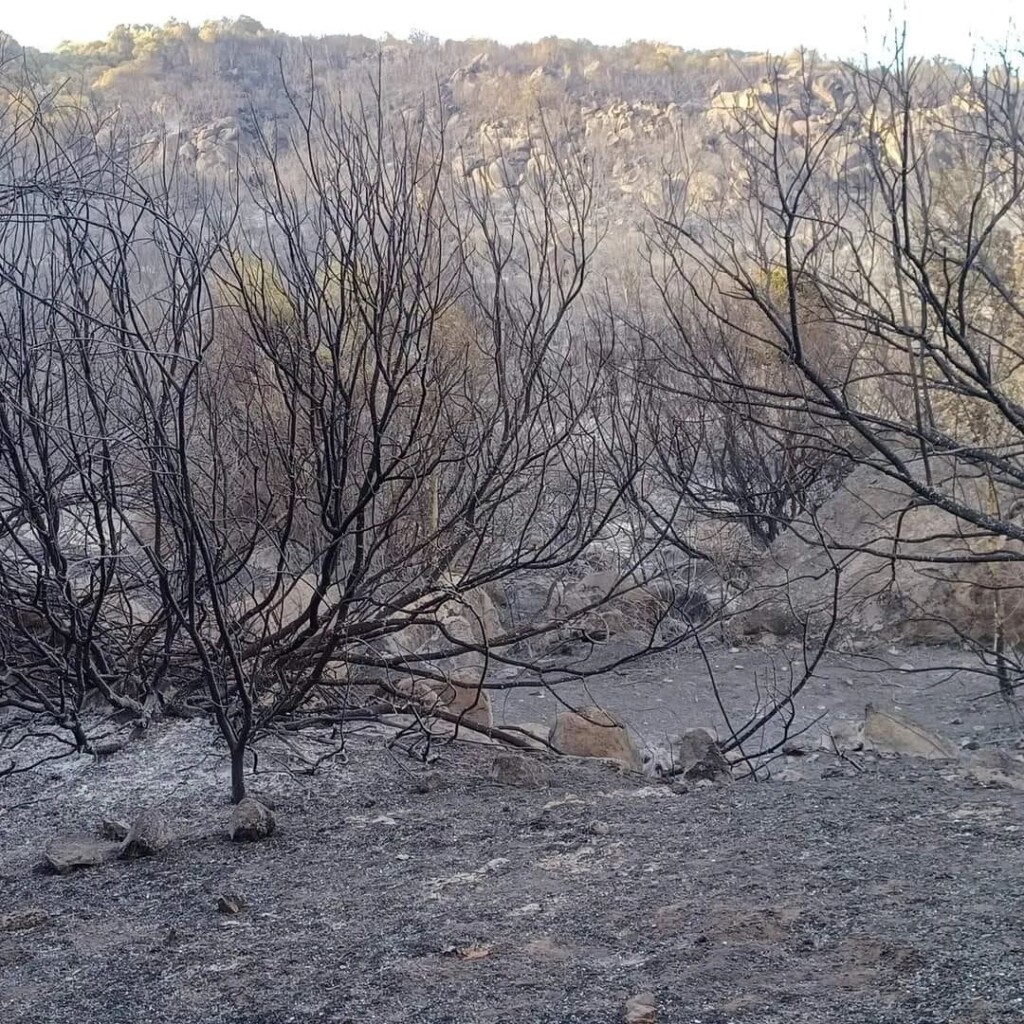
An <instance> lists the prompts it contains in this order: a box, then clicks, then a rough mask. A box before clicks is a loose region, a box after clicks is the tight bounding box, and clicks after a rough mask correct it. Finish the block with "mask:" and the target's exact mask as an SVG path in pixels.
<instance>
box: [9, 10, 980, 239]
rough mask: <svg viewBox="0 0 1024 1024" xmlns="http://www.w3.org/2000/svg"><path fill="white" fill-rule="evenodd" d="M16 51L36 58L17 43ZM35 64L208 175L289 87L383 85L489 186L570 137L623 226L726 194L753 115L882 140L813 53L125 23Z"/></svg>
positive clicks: (789, 128)
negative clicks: (736, 148) (734, 139)
mask: <svg viewBox="0 0 1024 1024" xmlns="http://www.w3.org/2000/svg"><path fill="white" fill-rule="evenodd" d="M4 53H5V55H6V56H7V57H8V58H12V57H17V56H19V55H22V54H21V51H20V49H19V48H18V46H17V44H16V43H15V42H14V41H13V40H10V39H8V40H7V42H6V46H5V48H4ZM24 56H25V57H26V66H27V67H28V69H29V74H30V76H31V77H32V78H34V79H35V80H36V81H37V83H39V84H40V85H45V86H50V87H52V86H53V85H55V84H57V83H62V82H69V83H71V84H72V85H73V87H74V88H75V89H76V90H78V91H80V93H81V95H82V97H83V99H84V100H85V101H86V102H88V103H89V104H91V105H94V106H95V107H96V109H97V110H98V111H100V112H111V111H118V112H120V113H121V114H122V115H123V116H127V117H129V118H130V119H131V121H132V122H133V123H135V124H136V125H137V126H138V129H139V131H140V133H141V135H142V138H143V140H144V141H145V142H146V143H147V144H150V145H152V144H153V143H159V144H162V145H161V146H160V149H161V152H163V153H165V154H166V153H169V154H171V155H173V156H175V157H176V158H177V159H180V160H181V161H182V162H183V163H184V164H185V165H187V166H189V167H192V168H194V169H195V170H196V171H197V172H198V173H199V174H200V175H206V174H217V173H220V172H222V171H224V170H225V169H227V168H230V167H232V166H234V165H235V162H236V158H237V156H238V153H239V151H240V149H241V150H244V149H245V147H246V145H247V143H249V142H251V140H252V138H253V136H254V134H255V133H256V130H257V127H261V128H264V129H266V127H267V126H268V125H269V126H273V128H274V130H275V131H276V133H277V134H278V135H279V136H281V137H283V136H285V135H287V133H288V131H289V129H293V128H295V127H296V123H295V122H296V112H295V110H293V108H292V103H291V102H290V99H289V95H288V91H289V90H292V91H294V92H295V93H296V94H302V92H303V89H304V87H305V86H306V85H307V84H308V83H309V81H310V76H312V79H313V80H314V81H315V82H316V84H317V86H318V87H320V89H321V90H323V92H324V94H326V95H329V96H335V97H337V98H338V102H340V103H347V102H351V101H352V100H353V99H354V97H356V96H357V95H365V94H366V93H367V92H369V91H370V90H371V89H372V88H373V87H374V86H375V83H378V82H379V84H380V88H381V92H382V93H383V97H384V103H385V104H386V105H387V106H388V107H390V108H394V109H395V110H397V111H399V112H401V113H403V114H405V115H406V116H408V117H411V118H419V117H424V116H426V117H427V118H429V119H430V120H431V121H432V122H434V121H436V122H437V123H438V124H439V125H440V124H443V126H444V130H445V135H446V145H447V149H448V151H449V152H450V153H452V154H454V155H455V157H454V161H453V163H454V165H455V166H456V168H457V169H458V170H459V171H460V172H462V173H465V174H466V175H467V176H470V177H472V178H473V180H474V184H475V185H476V186H477V187H479V188H482V189H484V190H489V191H500V190H501V189H505V188H509V187H515V186H516V185H517V184H519V183H521V182H522V181H523V180H525V178H526V176H527V175H529V174H530V173H531V163H530V161H531V156H534V157H536V156H537V150H538V148H539V147H538V146H537V145H536V140H537V136H538V134H539V133H541V132H551V133H552V134H553V135H555V136H556V137H563V136H571V137H573V139H574V140H575V141H577V142H579V143H581V144H582V145H583V146H584V147H585V150H586V152H587V154H588V157H589V158H590V159H592V160H593V162H594V166H595V171H596V177H597V179H598V181H599V183H600V184H601V185H602V186H603V189H602V194H601V196H600V198H601V199H602V201H603V203H604V204H605V205H606V206H608V207H610V210H611V212H613V213H614V214H615V215H616V219H617V220H618V222H619V223H620V224H621V223H623V222H624V220H623V219H627V220H628V219H629V218H630V216H631V215H632V214H634V213H636V214H639V212H640V210H641V208H642V207H650V206H655V207H657V206H659V205H661V204H663V203H670V202H671V203H674V202H678V201H680V200H681V199H686V200H687V201H691V200H696V201H719V200H722V199H725V198H728V196H729V193H730V191H731V189H732V186H734V185H736V184H738V183H740V182H741V181H742V172H741V166H740V161H738V160H737V159H736V155H735V154H734V153H733V152H732V151H731V147H729V146H728V144H727V140H728V138H729V136H730V135H731V134H733V133H734V132H736V131H737V130H739V129H740V128H741V126H742V124H743V122H744V120H745V119H746V118H747V117H749V116H750V115H751V112H752V111H754V110H764V111H767V112H769V113H770V115H772V116H776V115H777V117H778V126H779V128H780V134H781V136H782V137H783V138H788V139H791V140H794V141H797V142H799V140H801V139H804V140H806V139H808V138H810V137H812V136H813V135H814V134H815V133H816V132H821V131H824V130H831V129H832V128H833V127H834V126H835V125H836V123H837V121H841V122H842V123H843V132H844V133H846V134H848V135H849V136H850V137H851V138H855V137H857V136H859V135H863V134H864V133H866V132H876V133H877V132H878V130H879V125H876V124H872V125H868V124H867V120H868V118H869V116H870V115H869V114H867V113H866V112H865V111H864V110H863V109H860V108H859V109H858V110H857V111H854V110H853V109H852V108H853V106H854V104H853V99H854V96H853V87H852V85H851V80H850V76H849V74H848V71H847V69H844V68H843V67H842V66H840V65H838V64H835V63H830V62H828V61H823V60H821V59H819V58H818V57H817V56H816V55H815V54H814V53H806V52H805V53H791V54H789V55H784V56H779V57H772V58H769V57H767V56H765V55H763V54H751V53H741V52H737V51H721V50H719V51H709V52H701V51H690V50H684V49H681V48H679V47H675V46H669V45H665V44H661V43H656V42H635V43H628V44H626V45H623V46H617V47H604V46H596V45H594V44H591V43H589V42H586V41H572V40H565V39H556V38H549V39H543V40H540V41H539V42H536V43H531V44H523V45H518V46H505V45H502V44H498V43H496V42H493V41H490V40H464V41H445V42H441V41H439V40H437V39H434V38H430V37H419V38H413V39H409V40H399V39H393V38H389V39H386V40H385V41H384V42H383V43H378V42H376V41H374V40H371V39H368V38H366V37H361V36H329V37H323V38H299V37H293V36H288V35H285V34H283V33H280V32H275V31H272V30H270V29H267V28H265V27H264V26H262V25H261V24H260V23H259V22H257V21H255V20H253V19H251V18H247V17H240V18H238V19H235V20H227V19H224V20H221V21H217V22H207V23H205V24H203V25H201V26H190V25H188V24H184V23H180V22H174V21H172V22H168V23H167V24H166V25H163V26H151V25H145V26H119V27H118V28H116V29H114V31H112V32H111V33H110V34H109V36H108V37H107V38H106V39H105V40H99V41H93V42H74V43H66V44H64V45H62V46H61V47H60V48H59V49H58V50H57V51H56V52H54V53H40V52H38V51H25V53H24ZM955 70H956V69H954V68H953V67H952V66H951V65H946V64H943V63H941V62H937V63H925V64H922V65H921V66H919V67H918V68H917V70H916V72H915V75H916V93H915V95H916V96H917V97H918V103H919V104H920V105H921V128H922V130H924V131H926V132H928V133H931V134H933V135H934V134H935V133H941V132H942V131H943V130H944V127H945V126H947V125H948V124H949V122H950V121H951V120H952V119H953V118H954V116H955V114H956V112H957V111H958V110H960V111H962V110H964V109H968V108H969V107H970V105H971V102H972V100H971V97H970V96H968V95H964V94H963V93H962V91H958V88H959V87H958V84H957V83H956V82H955V81H954V77H955V76H954V74H953V73H952V72H954V71H955ZM286 83H287V86H288V89H286V88H285V84H286ZM542 123H543V128H542V127H541V124H542ZM853 149H854V150H855V152H854V155H853V156H851V159H850V161H844V160H841V159H840V160H836V161H833V162H834V164H835V166H833V167H831V168H830V170H831V172H832V173H833V174H834V175H836V176H840V175H842V176H844V177H845V179H846V180H855V179H856V176H857V174H858V173H863V172H864V171H865V169H866V168H865V160H864V157H863V153H861V152H859V150H857V147H853Z"/></svg>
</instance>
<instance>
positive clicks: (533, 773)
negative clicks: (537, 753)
mask: <svg viewBox="0 0 1024 1024" xmlns="http://www.w3.org/2000/svg"><path fill="white" fill-rule="evenodd" d="M491 778H492V779H493V780H494V781H495V782H497V783H499V784H500V785H502V786H516V787H518V788H520V789H542V788H543V787H544V786H546V785H547V784H548V782H549V779H548V774H547V772H545V771H544V769H543V768H542V767H541V766H540V765H539V764H537V762H536V761H533V760H531V759H530V758H529V757H524V756H523V755H522V754H499V755H498V756H497V757H496V758H495V759H494V761H493V762H492V763H491Z"/></svg>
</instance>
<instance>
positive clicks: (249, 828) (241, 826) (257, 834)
mask: <svg viewBox="0 0 1024 1024" xmlns="http://www.w3.org/2000/svg"><path fill="white" fill-rule="evenodd" d="M276 827H277V819H276V818H275V817H274V812H273V811H272V810H271V809H270V808H269V807H267V805H266V804H262V803H260V801H259V800H254V799H253V798H252V797H250V796H247V797H245V798H244V799H242V800H240V801H239V802H238V803H237V804H235V806H234V807H233V808H232V809H231V826H230V835H231V841H232V842H233V843H248V842H253V841H255V840H258V839H266V838H267V837H268V836H271V835H273V834H274V829H275V828H276Z"/></svg>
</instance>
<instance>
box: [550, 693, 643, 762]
mask: <svg viewBox="0 0 1024 1024" xmlns="http://www.w3.org/2000/svg"><path fill="white" fill-rule="evenodd" d="M548 742H549V743H550V744H551V746H552V747H554V749H555V750H557V751H558V752H559V753H562V754H571V755H573V756H575V757H601V758H607V759H608V760H611V761H617V762H618V763H619V764H621V765H622V766H623V767H624V768H628V769H630V770H631V771H640V769H641V767H642V766H643V759H642V758H641V756H640V752H639V751H638V750H637V748H636V744H635V743H634V742H633V740H632V738H631V737H630V735H629V733H628V732H626V730H625V728H623V726H622V725H620V724H619V723H618V722H617V721H616V720H615V719H614V718H613V717H612V716H611V715H610V714H609V713H608V712H607V711H605V710H604V709H603V708H598V707H593V706H590V707H584V708H580V710H579V711H578V712H577V711H560V712H559V713H558V716H557V717H556V718H555V724H554V725H553V726H552V727H551V732H550V733H549V735H548Z"/></svg>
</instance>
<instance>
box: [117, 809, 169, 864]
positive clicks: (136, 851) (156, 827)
mask: <svg viewBox="0 0 1024 1024" xmlns="http://www.w3.org/2000/svg"><path fill="white" fill-rule="evenodd" d="M173 838H174V836H173V834H172V832H171V828H170V826H169V825H168V824H167V819H166V818H165V817H164V816H163V814H162V813H161V812H160V811H159V810H157V809H156V808H155V807H149V808H147V809H146V810H144V811H143V812H142V813H141V814H140V815H139V816H138V817H137V818H136V819H135V823H134V824H133V825H132V827H131V829H130V830H129V832H128V835H127V836H126V837H125V840H124V843H123V844H122V846H121V856H122V857H123V858H125V859H133V858H135V857H153V856H155V855H156V854H158V853H160V851H161V850H164V849H166V848H167V846H168V845H169V844H170V842H171V840H172V839H173Z"/></svg>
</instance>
